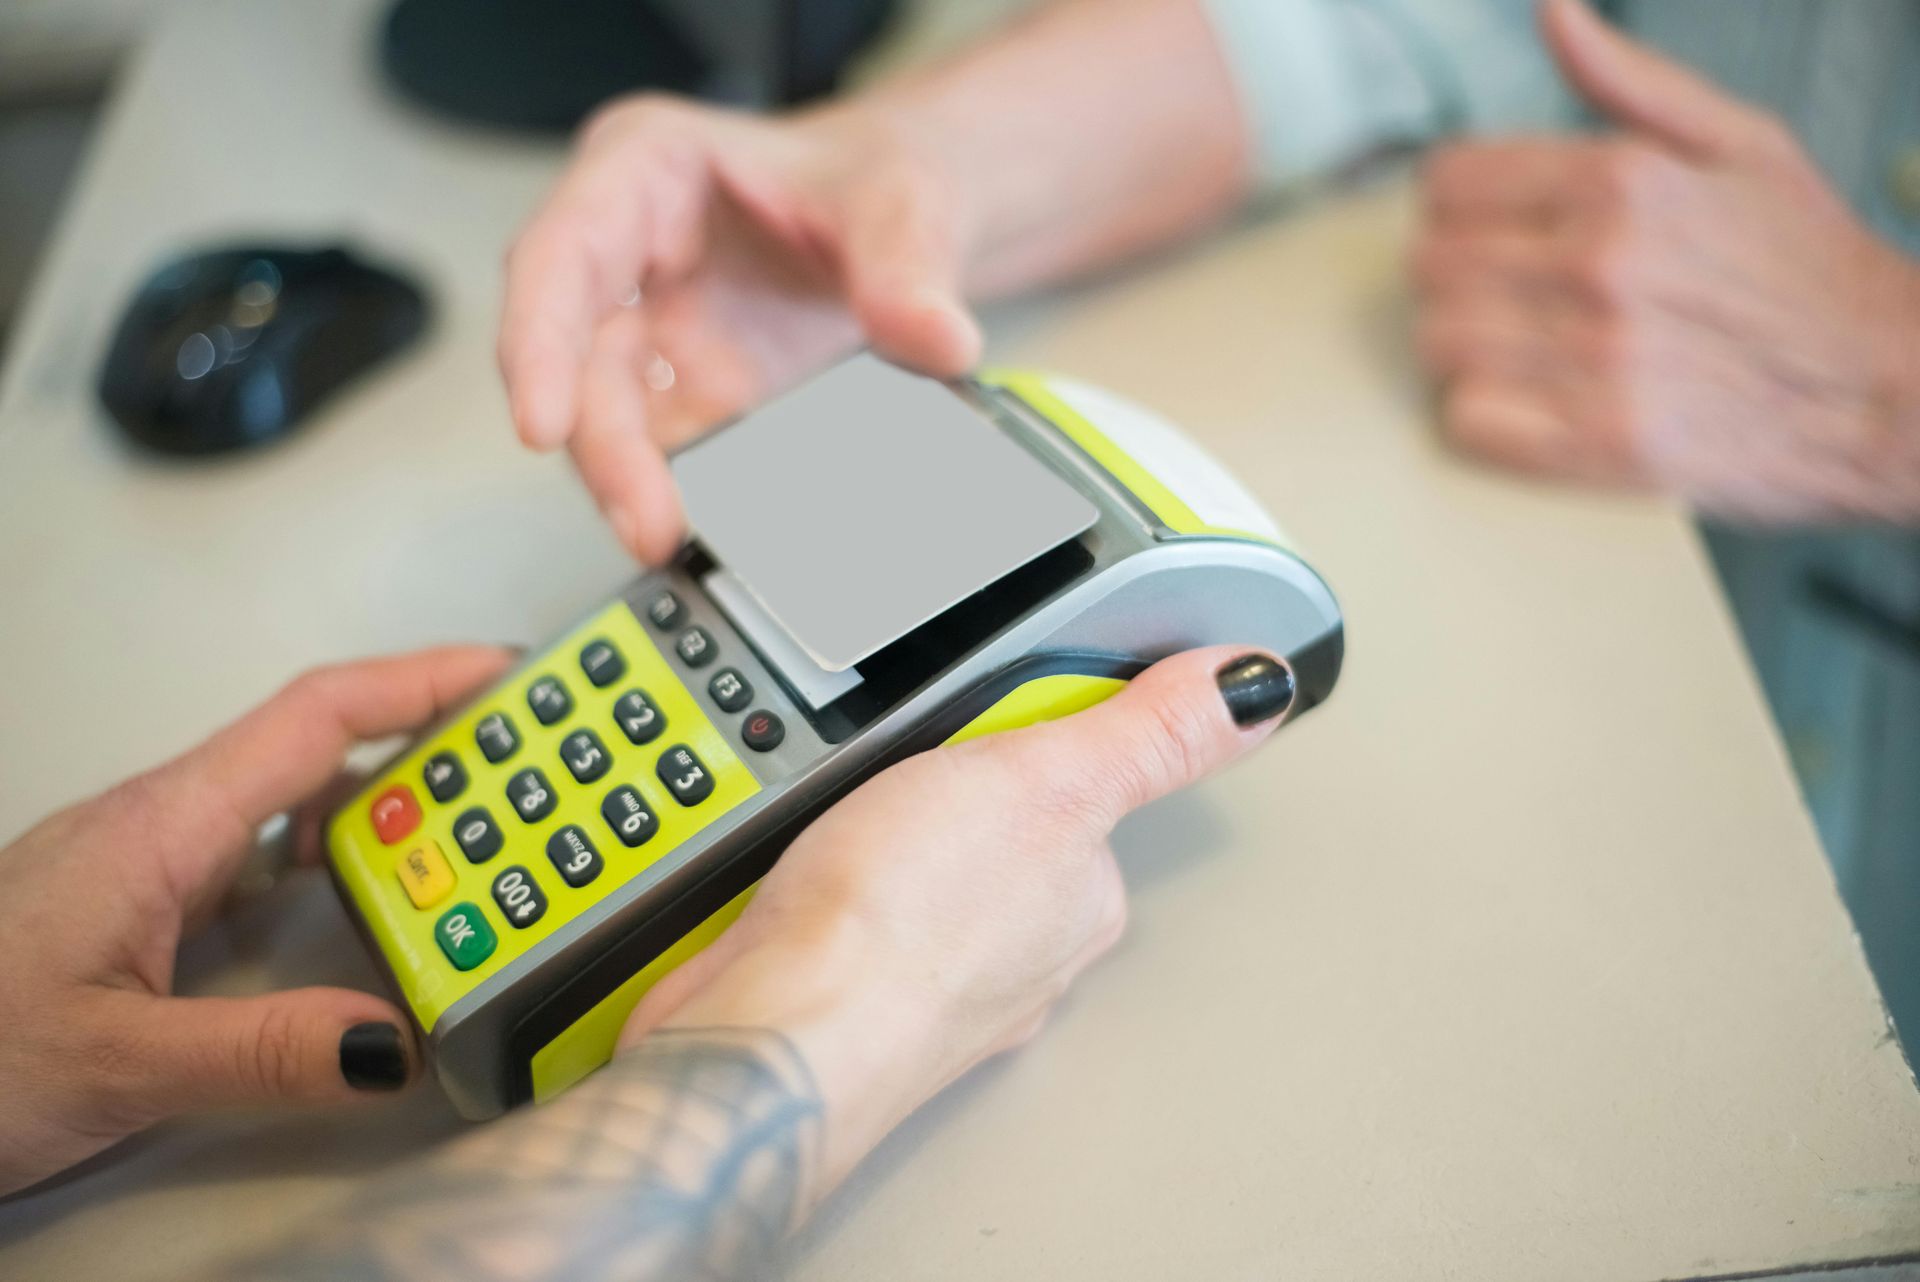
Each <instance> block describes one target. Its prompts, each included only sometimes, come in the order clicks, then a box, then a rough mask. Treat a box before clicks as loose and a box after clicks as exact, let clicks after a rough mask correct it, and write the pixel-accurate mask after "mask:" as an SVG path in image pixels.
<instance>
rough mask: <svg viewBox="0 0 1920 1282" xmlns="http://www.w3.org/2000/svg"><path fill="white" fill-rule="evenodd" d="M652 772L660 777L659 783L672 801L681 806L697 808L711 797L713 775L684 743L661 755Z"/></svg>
mask: <svg viewBox="0 0 1920 1282" xmlns="http://www.w3.org/2000/svg"><path fill="white" fill-rule="evenodd" d="M654 772H655V773H656V774H658V775H659V776H660V782H661V783H663V784H665V785H667V791H668V792H670V793H672V794H673V799H674V800H675V801H677V802H679V803H680V804H681V805H683V806H697V805H699V804H700V803H701V802H703V801H705V800H706V799H707V798H708V797H711V796H712V795H713V775H712V774H710V773H709V772H708V770H707V767H706V764H705V763H704V762H702V761H701V760H700V758H698V757H696V756H694V755H693V749H692V748H689V747H687V745H686V744H684V743H681V744H675V745H674V746H673V747H671V748H668V749H667V750H666V751H665V752H663V753H661V754H660V762H659V764H658V765H656V766H655V767H654Z"/></svg>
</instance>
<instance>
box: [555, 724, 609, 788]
mask: <svg viewBox="0 0 1920 1282" xmlns="http://www.w3.org/2000/svg"><path fill="white" fill-rule="evenodd" d="M560 760H562V761H564V762H566V763H567V772H568V773H569V774H571V775H572V776H573V777H574V780H575V782H577V783H592V782H593V781H594V780H595V779H598V778H600V777H601V776H603V775H605V774H606V773H607V771H609V770H611V769H613V758H612V757H609V756H608V755H607V745H606V744H604V743H601V742H600V736H599V735H597V734H595V733H594V732H593V731H591V730H576V731H574V732H573V733H572V734H570V735H568V736H567V737H566V738H565V739H562V740H561V741H560Z"/></svg>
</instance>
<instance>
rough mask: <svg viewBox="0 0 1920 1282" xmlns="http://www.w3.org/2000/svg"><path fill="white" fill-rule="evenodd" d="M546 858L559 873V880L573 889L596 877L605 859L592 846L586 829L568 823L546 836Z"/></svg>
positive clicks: (604, 863)
mask: <svg viewBox="0 0 1920 1282" xmlns="http://www.w3.org/2000/svg"><path fill="white" fill-rule="evenodd" d="M547 858H548V859H549V860H551V861H552V863H553V867H554V870H555V871H556V872H558V873H559V874H560V880H562V881H564V882H566V883H567V884H568V885H569V886H572V887H574V888H575V889H578V888H579V887H581V886H584V885H586V884H587V883H588V882H590V881H592V880H593V879H594V878H595V877H598V876H599V875H600V870H601V869H602V868H604V867H605V866H606V861H605V860H603V859H601V858H600V852H599V851H598V850H595V849H594V848H593V842H591V841H589V840H588V839H587V833H586V830H585V829H584V828H582V827H581V826H580V825H579V824H568V825H567V826H566V827H564V828H562V829H561V830H560V831H559V832H556V833H554V834H553V836H551V837H549V838H547Z"/></svg>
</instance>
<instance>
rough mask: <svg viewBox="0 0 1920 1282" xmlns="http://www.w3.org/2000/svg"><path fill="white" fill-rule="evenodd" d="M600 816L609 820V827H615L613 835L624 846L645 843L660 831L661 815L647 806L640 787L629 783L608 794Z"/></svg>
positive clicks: (601, 806) (601, 807) (601, 805)
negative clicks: (634, 786) (631, 785)
mask: <svg viewBox="0 0 1920 1282" xmlns="http://www.w3.org/2000/svg"><path fill="white" fill-rule="evenodd" d="M600 817H601V818H602V819H605V820H606V821H607V827H609V828H611V829H613V835H614V836H616V837H618V838H619V839H620V844H621V845H623V846H641V845H645V844H646V842H647V840H648V839H649V838H650V837H652V836H653V834H654V833H656V832H659V831H660V816H658V815H656V814H654V813H653V811H652V810H650V809H648V808H647V803H646V801H645V800H644V799H643V798H642V797H641V796H640V793H639V790H638V789H635V788H632V787H630V786H628V785H627V784H621V785H620V786H619V787H618V788H615V789H614V790H613V791H612V792H610V793H608V794H607V799H606V800H605V801H603V802H601V803H600Z"/></svg>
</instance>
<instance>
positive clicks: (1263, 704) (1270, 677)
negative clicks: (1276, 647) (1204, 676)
mask: <svg viewBox="0 0 1920 1282" xmlns="http://www.w3.org/2000/svg"><path fill="white" fill-rule="evenodd" d="M1213 679H1214V680H1215V681H1217V682H1219V684H1220V697H1221V698H1222V699H1225V700H1226V701H1227V711H1228V712H1230V713H1232V714H1233V721H1234V724H1235V725H1240V726H1257V725H1259V724H1260V723H1261V722H1263V721H1271V720H1273V719H1274V718H1275V717H1277V716H1279V715H1280V714H1281V713H1283V712H1285V711H1286V710H1287V709H1288V708H1289V707H1291V706H1292V705H1293V673H1291V672H1289V671H1287V669H1286V667H1285V666H1284V665H1282V664H1281V663H1280V661H1279V660H1277V659H1275V658H1273V657H1271V656H1269V655H1264V654H1243V655H1241V656H1240V657H1239V658H1237V659H1235V660H1234V661H1233V662H1232V663H1229V664H1227V665H1226V666H1225V667H1223V668H1221V669H1220V670H1219V671H1218V672H1216V673H1214V674H1213Z"/></svg>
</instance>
